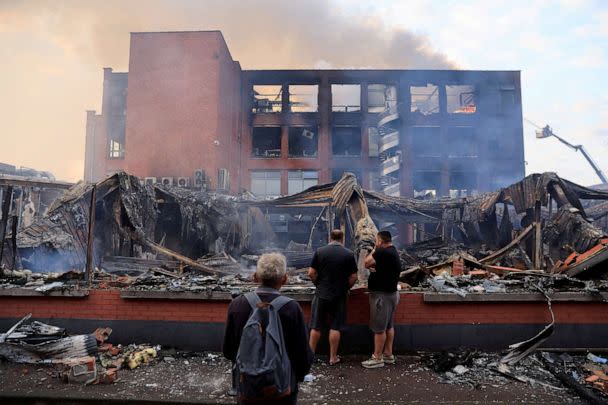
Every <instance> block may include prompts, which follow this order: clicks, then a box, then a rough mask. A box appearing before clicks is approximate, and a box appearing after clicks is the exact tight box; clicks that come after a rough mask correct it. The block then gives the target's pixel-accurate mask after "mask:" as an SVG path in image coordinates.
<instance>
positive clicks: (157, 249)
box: [143, 239, 233, 276]
mask: <svg viewBox="0 0 608 405" xmlns="http://www.w3.org/2000/svg"><path fill="white" fill-rule="evenodd" d="M143 243H144V244H145V245H146V246H148V247H149V248H150V249H152V250H154V251H155V252H157V253H161V254H164V255H166V256H169V257H172V258H174V259H175V260H177V261H180V262H182V263H184V264H186V265H188V266H190V267H192V268H195V269H197V270H201V271H204V272H207V273H211V274H217V275H222V276H225V275H229V274H233V273H232V272H227V271H221V270H218V269H214V268H211V267H209V266H205V265H202V264H200V263H197V262H195V261H194V260H192V259H190V258H189V257H186V256H184V255H181V254H179V253H177V252H174V251H172V250H171V249H168V248H166V247H164V246H161V245H159V244H158V243H155V242H152V241H151V240H149V239H146V240H144V241H143Z"/></svg>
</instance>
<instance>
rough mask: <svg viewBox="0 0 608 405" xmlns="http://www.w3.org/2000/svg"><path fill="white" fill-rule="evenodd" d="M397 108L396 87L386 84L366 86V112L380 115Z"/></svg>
mask: <svg viewBox="0 0 608 405" xmlns="http://www.w3.org/2000/svg"><path fill="white" fill-rule="evenodd" d="M396 107H397V87H395V86H393V85H388V84H370V85H368V86H367V111H368V112H370V113H381V112H384V111H386V110H392V109H395V108H396Z"/></svg>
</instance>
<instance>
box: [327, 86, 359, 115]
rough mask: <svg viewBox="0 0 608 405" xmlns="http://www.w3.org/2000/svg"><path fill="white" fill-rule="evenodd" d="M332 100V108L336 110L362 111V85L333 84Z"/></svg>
mask: <svg viewBox="0 0 608 405" xmlns="http://www.w3.org/2000/svg"><path fill="white" fill-rule="evenodd" d="M331 101H332V105H331V110H332V111H334V112H359V111H361V85H359V84H332V85H331Z"/></svg>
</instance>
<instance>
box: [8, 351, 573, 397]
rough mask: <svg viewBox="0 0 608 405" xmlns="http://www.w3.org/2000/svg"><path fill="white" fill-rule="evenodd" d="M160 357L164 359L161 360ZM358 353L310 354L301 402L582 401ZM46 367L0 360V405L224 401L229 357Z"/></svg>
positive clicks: (550, 390)
mask: <svg viewBox="0 0 608 405" xmlns="http://www.w3.org/2000/svg"><path fill="white" fill-rule="evenodd" d="M165 358H166V360H165ZM364 359H365V358H364V357H362V356H346V357H344V358H343V360H342V362H341V363H340V364H338V365H335V366H329V365H327V364H326V363H324V362H322V361H317V362H316V363H315V364H314V366H313V369H312V375H313V376H314V380H313V381H312V382H306V383H302V384H301V385H300V395H299V402H298V403H301V404H318V405H325V404H327V405H329V404H421V403H425V404H427V403H435V404H515V403H525V404H564V403H566V404H582V403H584V402H583V401H582V400H581V399H580V398H579V397H577V396H576V395H575V394H573V393H571V392H570V391H568V390H567V389H566V388H564V387H563V386H559V385H555V384H554V385H550V386H546V385H545V386H542V385H539V386H533V385H530V384H528V383H523V382H519V381H515V380H505V379H500V378H498V379H493V378H488V379H487V383H485V382H482V383H481V384H476V385H475V386H472V385H471V384H465V383H463V384H460V383H445V379H442V378H441V376H440V375H438V374H436V373H434V372H433V371H431V370H429V369H427V368H426V367H425V366H424V364H422V363H421V361H420V358H419V357H418V356H415V355H409V356H399V357H398V358H397V363H396V364H395V365H390V366H388V365H387V366H385V367H384V368H378V369H372V370H368V369H364V368H362V367H361V365H360V362H361V361H362V360H364ZM56 375H57V371H56V369H55V368H53V367H52V366H37V365H23V364H14V363H7V362H1V363H0V403H2V404H13V403H14V404H39V405H42V404H118V403H133V404H158V403H168V404H172V403H173V404H192V403H198V404H231V403H234V402H235V401H234V398H233V397H230V396H228V395H227V390H228V388H229V385H230V364H229V362H228V361H226V360H225V359H223V358H222V357H221V355H219V354H217V353H194V354H193V353H188V354H184V353H175V354H173V356H164V355H163V354H162V353H161V355H160V356H159V358H158V360H155V361H153V362H151V363H149V364H146V365H142V366H141V367H139V368H136V369H134V370H120V371H119V374H118V377H119V378H118V380H117V381H116V382H114V383H113V384H109V385H90V386H84V385H78V384H68V383H65V382H63V381H62V380H61V379H59V378H58V377H57V376H56Z"/></svg>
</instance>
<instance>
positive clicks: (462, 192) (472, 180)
mask: <svg viewBox="0 0 608 405" xmlns="http://www.w3.org/2000/svg"><path fill="white" fill-rule="evenodd" d="M475 194H477V173H475V172H470V171H469V172H467V171H454V172H450V197H452V198H459V197H466V196H472V195H475Z"/></svg>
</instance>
